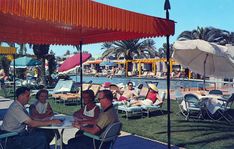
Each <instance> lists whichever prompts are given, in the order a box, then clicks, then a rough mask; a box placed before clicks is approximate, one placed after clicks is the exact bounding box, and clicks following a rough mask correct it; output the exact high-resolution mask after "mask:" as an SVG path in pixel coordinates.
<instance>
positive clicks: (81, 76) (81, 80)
mask: <svg viewBox="0 0 234 149" xmlns="http://www.w3.org/2000/svg"><path fill="white" fill-rule="evenodd" d="M82 44H83V43H82V41H80V106H81V108H83V102H82V92H83V85H82V84H83V70H82Z"/></svg>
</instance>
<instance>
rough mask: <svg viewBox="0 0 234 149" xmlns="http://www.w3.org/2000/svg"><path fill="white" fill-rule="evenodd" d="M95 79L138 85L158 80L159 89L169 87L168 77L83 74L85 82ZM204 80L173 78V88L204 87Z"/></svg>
mask: <svg viewBox="0 0 234 149" xmlns="http://www.w3.org/2000/svg"><path fill="white" fill-rule="evenodd" d="M71 78H72V79H73V80H74V81H76V80H77V82H79V81H80V76H77V77H76V76H71ZM89 81H93V83H97V84H103V83H104V82H111V83H114V84H118V83H123V84H127V83H128V82H129V81H131V82H134V83H135V85H136V86H137V85H138V84H141V83H142V84H144V85H146V84H147V83H148V82H150V81H153V82H158V88H159V89H166V88H167V85H166V84H167V81H166V79H156V78H134V77H128V78H126V77H113V78H107V77H95V76H83V82H89ZM202 85H203V82H202V80H180V79H177V80H175V79H173V80H171V89H175V88H176V87H179V86H183V87H185V88H188V87H196V88H197V87H202Z"/></svg>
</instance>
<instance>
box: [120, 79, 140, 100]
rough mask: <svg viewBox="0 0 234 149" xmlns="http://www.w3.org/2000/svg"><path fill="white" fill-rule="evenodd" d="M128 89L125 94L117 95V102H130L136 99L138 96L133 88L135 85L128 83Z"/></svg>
mask: <svg viewBox="0 0 234 149" xmlns="http://www.w3.org/2000/svg"><path fill="white" fill-rule="evenodd" d="M127 85H128V87H127V88H126V89H125V90H124V91H123V93H122V94H121V92H120V93H117V100H118V101H130V100H131V99H135V98H136V97H137V96H138V94H137V92H136V91H135V90H134V88H133V83H132V82H128V83H127Z"/></svg>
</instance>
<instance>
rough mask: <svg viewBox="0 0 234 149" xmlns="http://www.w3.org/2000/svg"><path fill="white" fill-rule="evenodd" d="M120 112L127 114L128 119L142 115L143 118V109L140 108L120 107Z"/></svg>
mask: <svg viewBox="0 0 234 149" xmlns="http://www.w3.org/2000/svg"><path fill="white" fill-rule="evenodd" d="M117 109H118V111H120V112H125V116H126V118H127V119H128V118H129V117H131V116H135V115H140V116H141V117H142V116H143V112H142V110H143V109H142V107H140V106H130V107H129V106H128V105H125V104H124V105H120V106H118V107H117Z"/></svg>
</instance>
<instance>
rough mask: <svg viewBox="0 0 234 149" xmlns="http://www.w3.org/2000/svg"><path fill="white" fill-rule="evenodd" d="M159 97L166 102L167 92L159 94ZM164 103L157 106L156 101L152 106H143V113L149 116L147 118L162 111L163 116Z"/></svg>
mask: <svg viewBox="0 0 234 149" xmlns="http://www.w3.org/2000/svg"><path fill="white" fill-rule="evenodd" d="M159 96H160V97H161V99H162V101H163V102H164V100H165V98H166V92H159ZM163 102H162V103H161V104H157V101H156V102H155V103H154V104H153V105H150V106H146V105H143V106H141V107H142V109H143V112H144V113H146V114H147V117H150V113H151V112H154V111H158V110H160V111H161V113H162V114H163V111H162V105H163Z"/></svg>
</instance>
